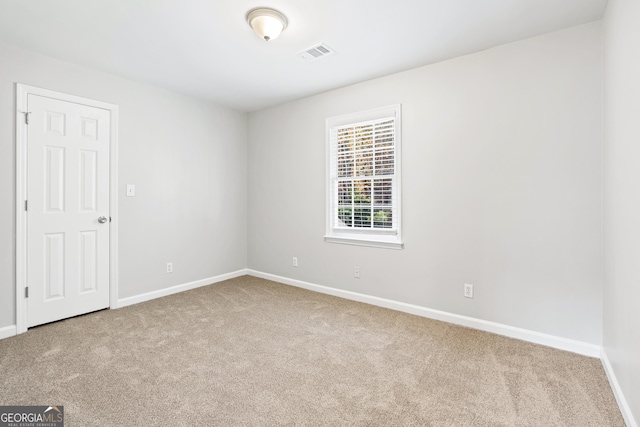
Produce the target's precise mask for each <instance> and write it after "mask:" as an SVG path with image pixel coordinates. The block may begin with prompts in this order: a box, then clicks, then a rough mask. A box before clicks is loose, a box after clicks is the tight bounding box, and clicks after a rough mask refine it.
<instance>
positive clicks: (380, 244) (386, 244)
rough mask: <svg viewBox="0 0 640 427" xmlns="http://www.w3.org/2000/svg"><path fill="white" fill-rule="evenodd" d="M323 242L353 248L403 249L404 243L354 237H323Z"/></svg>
mask: <svg viewBox="0 0 640 427" xmlns="http://www.w3.org/2000/svg"><path fill="white" fill-rule="evenodd" d="M324 241H325V242H327V243H339V244H342V245H355V246H368V247H371V248H383V249H404V243H402V242H393V241H388V240H373V239H362V238H356V237H342V236H324Z"/></svg>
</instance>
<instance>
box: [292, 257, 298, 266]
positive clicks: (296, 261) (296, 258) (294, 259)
mask: <svg viewBox="0 0 640 427" xmlns="http://www.w3.org/2000/svg"><path fill="white" fill-rule="evenodd" d="M293 266H294V267H297V266H298V257H297V256H294V257H293Z"/></svg>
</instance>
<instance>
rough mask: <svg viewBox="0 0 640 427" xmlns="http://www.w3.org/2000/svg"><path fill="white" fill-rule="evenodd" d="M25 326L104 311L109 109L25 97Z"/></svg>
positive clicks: (29, 96)
mask: <svg viewBox="0 0 640 427" xmlns="http://www.w3.org/2000/svg"><path fill="white" fill-rule="evenodd" d="M27 102H28V108H29V111H31V117H30V123H29V125H28V126H27V198H28V204H29V205H28V211H27V285H28V286H29V298H28V300H27V301H28V302H27V319H28V320H27V326H35V325H39V324H42V323H48V322H52V321H55V320H60V319H64V318H67V317H72V316H76V315H78V314H82V313H87V312H91V311H95V310H100V309H102V308H106V307H108V306H109V222H108V221H107V222H105V223H100V222H98V218H99V217H101V216H104V217H106V218H109V141H110V135H109V130H110V123H109V120H110V116H109V114H110V113H109V111H108V110H104V109H101V108H95V107H88V106H86V105H82V104H77V103H73V102H68V101H61V100H57V99H53V98H47V97H43V96H38V95H33V94H29V95H28V99H27Z"/></svg>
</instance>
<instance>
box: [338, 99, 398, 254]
mask: <svg viewBox="0 0 640 427" xmlns="http://www.w3.org/2000/svg"><path fill="white" fill-rule="evenodd" d="M400 122H401V120H400V105H394V106H390V107H385V108H379V109H375V110H370V111H365V112H362V113H356V114H349V115H346V116H339V117H332V118H329V119H327V144H328V153H329V155H328V163H329V164H328V169H329V175H328V176H329V183H328V195H327V199H328V200H327V211H328V212H327V233H326V235H325V240H326V241H327V242H332V243H347V244H353V245H364V246H376V247H385V248H393V249H402V239H401V233H400V220H401V217H400V136H401V132H400Z"/></svg>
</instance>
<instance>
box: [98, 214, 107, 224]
mask: <svg viewBox="0 0 640 427" xmlns="http://www.w3.org/2000/svg"><path fill="white" fill-rule="evenodd" d="M98 222H99V223H100V224H104V223H105V222H107V217H106V216H101V217H100V218H98Z"/></svg>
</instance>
